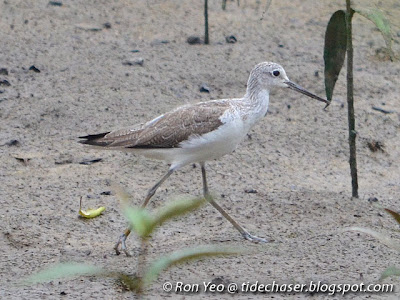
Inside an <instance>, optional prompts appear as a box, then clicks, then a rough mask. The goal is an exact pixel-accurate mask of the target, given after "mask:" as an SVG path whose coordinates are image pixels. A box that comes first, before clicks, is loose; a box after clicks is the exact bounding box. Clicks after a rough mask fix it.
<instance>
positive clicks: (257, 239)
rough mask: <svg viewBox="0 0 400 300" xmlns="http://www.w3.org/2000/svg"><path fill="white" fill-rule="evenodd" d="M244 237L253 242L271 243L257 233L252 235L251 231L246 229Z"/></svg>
mask: <svg viewBox="0 0 400 300" xmlns="http://www.w3.org/2000/svg"><path fill="white" fill-rule="evenodd" d="M242 235H243V237H244V238H245V239H246V240H248V241H250V242H253V243H257V244H258V243H269V242H270V241H268V240H266V239H263V238H259V237H257V236H255V235H251V234H250V233H248V232H247V231H245V232H244V233H242Z"/></svg>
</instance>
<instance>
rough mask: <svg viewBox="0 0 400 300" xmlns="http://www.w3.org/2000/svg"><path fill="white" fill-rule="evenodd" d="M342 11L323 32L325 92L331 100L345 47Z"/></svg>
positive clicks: (339, 11) (337, 12) (345, 32)
mask: <svg viewBox="0 0 400 300" xmlns="http://www.w3.org/2000/svg"><path fill="white" fill-rule="evenodd" d="M345 15H346V14H345V12H344V11H343V10H338V11H336V12H335V13H334V14H333V15H332V17H331V18H330V20H329V22H328V26H327V27H326V32H325V45H324V62H325V92H326V97H327V99H328V100H329V101H331V100H332V95H333V89H334V87H335V84H336V81H337V79H338V76H339V73H340V70H341V69H342V66H343V62H344V58H345V56H346V47H347V31H346V19H345Z"/></svg>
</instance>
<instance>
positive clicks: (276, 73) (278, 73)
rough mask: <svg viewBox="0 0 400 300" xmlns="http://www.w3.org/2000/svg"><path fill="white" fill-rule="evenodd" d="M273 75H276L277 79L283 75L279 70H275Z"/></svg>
mask: <svg viewBox="0 0 400 300" xmlns="http://www.w3.org/2000/svg"><path fill="white" fill-rule="evenodd" d="M272 75H274V76H275V77H278V76H279V75H281V73H280V72H279V71H278V70H275V71H273V72H272Z"/></svg>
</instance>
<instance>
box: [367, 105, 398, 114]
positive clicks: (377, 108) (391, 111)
mask: <svg viewBox="0 0 400 300" xmlns="http://www.w3.org/2000/svg"><path fill="white" fill-rule="evenodd" d="M372 109H373V110H376V111H379V112H381V113H384V114H392V113H394V110H386V109H383V108H380V107H377V106H372Z"/></svg>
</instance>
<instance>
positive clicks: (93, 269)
mask: <svg viewBox="0 0 400 300" xmlns="http://www.w3.org/2000/svg"><path fill="white" fill-rule="evenodd" d="M101 273H105V270H104V269H102V268H100V267H97V266H93V265H88V264H80V263H62V264H58V265H56V266H53V267H49V268H47V269H45V270H43V271H40V272H39V273H37V274H34V275H31V276H29V277H28V278H26V279H25V280H23V281H22V283H25V284H34V283H39V282H47V281H52V280H55V279H60V278H70V277H75V276H88V275H99V274H101Z"/></svg>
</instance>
